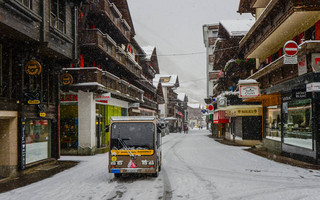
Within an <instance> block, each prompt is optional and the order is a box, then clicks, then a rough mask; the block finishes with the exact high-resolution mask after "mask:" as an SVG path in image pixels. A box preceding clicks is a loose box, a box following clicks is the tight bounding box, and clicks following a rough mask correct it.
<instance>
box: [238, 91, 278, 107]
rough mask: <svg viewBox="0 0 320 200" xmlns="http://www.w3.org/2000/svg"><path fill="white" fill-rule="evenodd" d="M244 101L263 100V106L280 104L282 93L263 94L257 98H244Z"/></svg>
mask: <svg viewBox="0 0 320 200" xmlns="http://www.w3.org/2000/svg"><path fill="white" fill-rule="evenodd" d="M243 101H244V102H261V103H262V105H263V106H273V105H279V104H280V103H281V94H280V93H274V94H262V95H261V96H259V97H256V98H248V99H244V100H243Z"/></svg>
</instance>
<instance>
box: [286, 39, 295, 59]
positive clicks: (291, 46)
mask: <svg viewBox="0 0 320 200" xmlns="http://www.w3.org/2000/svg"><path fill="white" fill-rule="evenodd" d="M283 51H284V53H285V54H286V55H287V56H294V55H296V54H297V53H298V44H297V43H296V42H295V41H293V40H289V41H288V42H286V43H285V44H284V46H283Z"/></svg>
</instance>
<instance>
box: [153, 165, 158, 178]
mask: <svg viewBox="0 0 320 200" xmlns="http://www.w3.org/2000/svg"><path fill="white" fill-rule="evenodd" d="M152 176H153V177H158V176H159V167H158V168H157V171H156V173H153V174H152Z"/></svg>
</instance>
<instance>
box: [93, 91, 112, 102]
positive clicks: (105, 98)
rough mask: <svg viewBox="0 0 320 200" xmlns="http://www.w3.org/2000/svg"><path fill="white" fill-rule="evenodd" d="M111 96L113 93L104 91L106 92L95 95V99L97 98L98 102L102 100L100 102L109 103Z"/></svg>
mask: <svg viewBox="0 0 320 200" xmlns="http://www.w3.org/2000/svg"><path fill="white" fill-rule="evenodd" d="M110 97H111V93H104V94H98V95H96V96H95V97H94V99H95V100H96V102H100V103H108V102H109V99H110Z"/></svg>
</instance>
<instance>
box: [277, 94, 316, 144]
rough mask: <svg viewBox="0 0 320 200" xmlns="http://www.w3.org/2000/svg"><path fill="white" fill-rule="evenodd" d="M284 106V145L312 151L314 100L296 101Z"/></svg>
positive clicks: (285, 103) (286, 103)
mask: <svg viewBox="0 0 320 200" xmlns="http://www.w3.org/2000/svg"><path fill="white" fill-rule="evenodd" d="M282 105H283V108H282V109H283V123H284V124H283V134H284V143H286V144H290V145H294V146H299V147H304V148H308V149H312V147H313V145H312V100H311V99H304V100H295V101H290V102H284V103H283V104H282Z"/></svg>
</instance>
